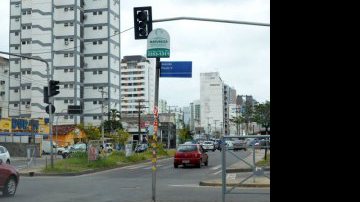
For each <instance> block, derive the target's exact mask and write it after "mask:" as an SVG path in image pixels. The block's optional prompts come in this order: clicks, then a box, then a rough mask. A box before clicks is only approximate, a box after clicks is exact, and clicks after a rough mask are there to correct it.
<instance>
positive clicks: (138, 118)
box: [138, 100, 142, 143]
mask: <svg viewBox="0 0 360 202" xmlns="http://www.w3.org/2000/svg"><path fill="white" fill-rule="evenodd" d="M140 102H141V101H140V100H139V101H138V103H139V104H138V107H139V113H138V123H139V124H138V134H139V142H140V143H141V140H142V138H141V134H140V133H141V131H140Z"/></svg>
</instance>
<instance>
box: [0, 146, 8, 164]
mask: <svg viewBox="0 0 360 202" xmlns="http://www.w3.org/2000/svg"><path fill="white" fill-rule="evenodd" d="M0 159H1V160H2V162H6V163H7V164H10V154H9V152H8V150H7V149H6V148H5V147H3V146H0Z"/></svg>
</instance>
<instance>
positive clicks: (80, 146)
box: [62, 143, 87, 159]
mask: <svg viewBox="0 0 360 202" xmlns="http://www.w3.org/2000/svg"><path fill="white" fill-rule="evenodd" d="M86 148H87V146H86V144H85V143H77V144H74V145H72V146H69V148H68V149H66V150H64V151H63V152H62V157H63V158H64V159H65V158H69V157H70V155H71V154H72V153H74V152H86Z"/></svg>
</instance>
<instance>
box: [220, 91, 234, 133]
mask: <svg viewBox="0 0 360 202" xmlns="http://www.w3.org/2000/svg"><path fill="white" fill-rule="evenodd" d="M235 103H236V90H235V89H234V88H231V87H230V86H229V85H227V84H224V120H223V125H222V127H223V128H224V130H223V132H224V134H225V135H229V134H230V132H229V131H230V118H231V116H230V114H229V111H230V108H229V106H230V105H231V104H235Z"/></svg>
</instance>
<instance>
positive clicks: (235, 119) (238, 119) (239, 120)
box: [230, 115, 245, 135]
mask: <svg viewBox="0 0 360 202" xmlns="http://www.w3.org/2000/svg"><path fill="white" fill-rule="evenodd" d="M230 121H231V122H233V123H235V124H236V135H239V130H240V125H241V124H243V123H245V118H244V117H243V116H241V115H240V116H237V117H234V116H233V117H232V119H230Z"/></svg>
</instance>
